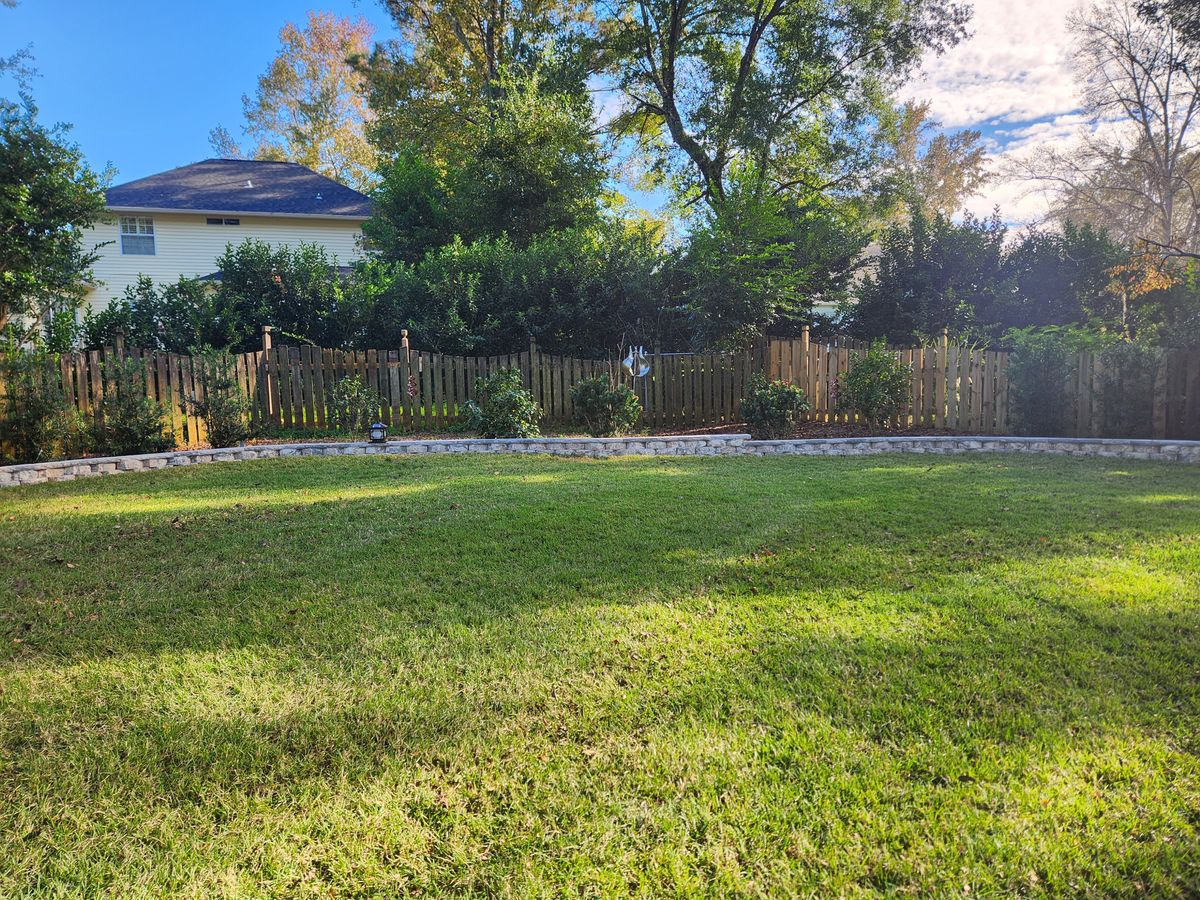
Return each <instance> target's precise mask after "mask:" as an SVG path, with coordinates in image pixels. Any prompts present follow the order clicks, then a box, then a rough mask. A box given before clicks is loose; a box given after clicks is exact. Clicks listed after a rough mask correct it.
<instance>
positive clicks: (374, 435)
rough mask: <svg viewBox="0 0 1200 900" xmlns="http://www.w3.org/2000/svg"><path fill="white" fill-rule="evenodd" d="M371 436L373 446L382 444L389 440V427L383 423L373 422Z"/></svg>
mask: <svg viewBox="0 0 1200 900" xmlns="http://www.w3.org/2000/svg"><path fill="white" fill-rule="evenodd" d="M370 434H371V443H372V444H382V443H383V442H384V441H385V440H387V426H386V425H384V424H383V423H382V422H372V423H371V430H370Z"/></svg>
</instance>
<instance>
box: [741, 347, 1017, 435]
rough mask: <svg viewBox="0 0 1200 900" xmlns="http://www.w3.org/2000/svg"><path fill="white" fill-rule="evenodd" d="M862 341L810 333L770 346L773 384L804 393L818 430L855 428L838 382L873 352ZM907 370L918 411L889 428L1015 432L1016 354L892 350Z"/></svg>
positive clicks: (940, 349)
mask: <svg viewBox="0 0 1200 900" xmlns="http://www.w3.org/2000/svg"><path fill="white" fill-rule="evenodd" d="M868 346H869V345H868V344H867V343H866V342H862V341H843V342H838V343H830V342H823V341H810V340H809V337H808V333H807V331H805V332H803V333H802V334H801V336H800V337H798V338H794V339H790V340H771V341H768V343H767V349H766V356H767V365H766V367H765V368H766V370H767V371H768V372H769V373H770V377H771V378H773V379H775V378H778V379H782V380H783V381H787V382H790V383H792V384H795V385H798V386H799V387H800V388H802V389H803V390H804V393H805V394H806V395H807V396H808V399H809V404H810V406H811V407H812V408H811V410H810V412H809V414H808V418H809V419H810V420H814V421H818V422H843V423H846V422H853V421H854V417H853V416H852V415H849V414H847V413H845V412H842V411H840V410H839V409H838V403H837V386H838V376H839V375H840V374H841V373H843V372H846V371H847V370H848V369H849V367H850V360H851V359H852V357H853V354H855V353H858V352H865V350H866V348H867V347H868ZM888 349H889V350H891V351H892V353H894V354H895V355H896V356H897V358H898V359H899V360H900V362H901V364H903V365H904V366H906V367H908V368H910V369H911V370H912V384H911V386H910V405H909V408H908V409H907V410H905V411H904V412H902V413H901V414H900V415H898V416H896V417H894V418H893V420H892V421H891V422H890V423H889V424H890V425H891V426H892V427H894V428H896V427H899V428H946V429H951V430H954V431H970V432H976V433H979V434H1007V433H1008V432H1009V430H1010V421H1011V415H1010V409H1009V407H1010V398H1009V389H1008V376H1007V374H1006V370H1007V367H1008V354H1007V353H1002V352H996V351H990V350H976V349H973V348H971V347H960V346H957V345H954V344H951V343H950V342H949V341H948V340H947V338H946V337H945V336H943V338H942V340H941V341H939V342H938V343H936V344H934V345H932V346H928V347H891V346H889V348H888Z"/></svg>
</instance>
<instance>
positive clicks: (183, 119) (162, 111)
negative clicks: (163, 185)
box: [0, 0, 394, 183]
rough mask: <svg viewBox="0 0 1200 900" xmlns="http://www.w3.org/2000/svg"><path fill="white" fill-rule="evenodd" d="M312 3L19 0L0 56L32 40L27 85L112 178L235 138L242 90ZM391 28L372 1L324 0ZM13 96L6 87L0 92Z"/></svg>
mask: <svg viewBox="0 0 1200 900" xmlns="http://www.w3.org/2000/svg"><path fill="white" fill-rule="evenodd" d="M313 6H314V4H313V2H312V0H307V2H306V0H205V2H203V3H200V2H180V0H167V2H160V3H137V4H117V5H113V4H108V3H96V2H94V0H89V2H84V0H18V5H17V7H16V8H15V9H6V8H0V56H8V55H9V54H11V53H13V52H14V51H16V50H19V49H20V48H22V47H24V46H26V45H28V44H32V45H33V47H32V51H33V55H34V65H35V67H36V68H37V70H38V73H39V75H40V76H41V77H39V78H37V79H36V80H35V81H34V85H33V91H34V96H35V99H36V101H37V104H38V107H39V109H40V111H41V118H42V120H43V121H45V122H69V123H71V125H72V126H73V128H72V132H71V133H72V137H73V139H74V140H75V141H76V142H77V143H78V144H79V145H80V147H81V148H82V149H83V151H84V153H85V154H86V155H87V158H88V160H89V161H90V162H91V163H92V165H93V166H95V167H97V168H102V167H103V166H104V165H105V164H107V163H109V162H111V163H112V164H113V165H114V166H115V167H116V168H117V170H118V174H117V177H116V182H117V183H120V182H123V181H131V180H133V179H135V178H141V177H143V176H145V175H150V174H153V173H154V172H161V171H162V170H164V169H169V168H172V167H173V166H178V165H184V164H186V163H189V162H195V161H196V160H198V159H205V158H207V157H209V156H212V153H211V150H210V147H209V145H208V132H209V129H211V128H212V127H213V126H214V125H216V124H218V123H221V124H224V125H225V126H226V127H227V128H229V129H230V130H231V131H232V132H233V133H234V134H235V135H239V134H240V127H241V124H242V101H241V98H242V94H251V93H253V91H254V86H255V83H256V81H257V79H258V76H259V75H261V74H262V73H263V72H264V71H265V70H266V68H267V65H268V63H269V62H270V60H271V58H272V57H273V56H274V55H275V52H276V50H277V49H278V47H279V28H280V26H282V25H283V23H284V22H286V21H289V20H290V21H294V22H297V23H303V22H304V19H305V16H306V15H307V12H308V10H309V9H310V8H311V7H313ZM320 8H321V9H325V10H329V11H330V12H334V13H336V14H338V15H342V16H352V17H356V16H362V17H363V18H366V19H367V20H368V21H370V22H371V23H372V24H374V25H375V30H376V37H377V38H378V37H380V36H385V37H387V36H392V35H393V34H394V30H393V28H392V26H391V23H390V19H389V18H388V16H387V14H386V13H385V12H384V11H383V8H382V6H381V5H380V4H379V3H378V2H377V0H322V2H321V3H320ZM0 93H3V94H5V95H9V96H11V93H12V92H11V85H9V84H4V85H3V90H2V91H0Z"/></svg>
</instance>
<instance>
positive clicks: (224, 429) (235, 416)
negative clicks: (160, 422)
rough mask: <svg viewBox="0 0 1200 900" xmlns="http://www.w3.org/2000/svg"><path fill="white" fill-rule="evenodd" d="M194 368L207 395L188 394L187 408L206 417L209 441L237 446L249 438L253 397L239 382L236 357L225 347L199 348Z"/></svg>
mask: <svg viewBox="0 0 1200 900" xmlns="http://www.w3.org/2000/svg"><path fill="white" fill-rule="evenodd" d="M192 371H193V373H194V374H195V377H196V380H197V381H198V382H199V383H200V386H201V387H202V388H203V390H204V396H203V397H202V398H201V397H196V396H192V397H186V398H184V401H183V408H184V410H185V411H186V412H188V413H189V414H190V415H193V416H199V417H200V418H201V419H203V420H204V428H205V430H206V431H207V432H208V442H209V444H211V445H212V446H213V447H233V446H236V445H237V444H241V443H243V442H244V441H246V440H248V439H249V438H250V437H251V435H252V433H253V432H252V431H251V429H250V426H249V424H248V422H247V416H248V414H249V412H250V401H249V399H247V397H246V395H245V394H243V393H242V389H241V387H240V386H239V385H238V382H237V376H236V369H235V368H234V362H233V357H232V356H231V355H230V354H229V353H227V352H226V351H224V350H212V349H206V350H197V351H195V352H194V353H193V355H192Z"/></svg>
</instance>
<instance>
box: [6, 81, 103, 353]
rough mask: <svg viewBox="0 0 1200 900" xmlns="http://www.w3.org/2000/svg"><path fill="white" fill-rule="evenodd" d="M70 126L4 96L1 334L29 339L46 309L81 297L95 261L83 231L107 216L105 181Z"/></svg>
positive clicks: (75, 302)
mask: <svg viewBox="0 0 1200 900" xmlns="http://www.w3.org/2000/svg"><path fill="white" fill-rule="evenodd" d="M65 132H66V128H65V127H63V126H56V127H54V128H46V127H44V126H42V125H40V124H39V123H38V121H37V108H36V107H35V106H34V105H33V102H32V101H31V100H30V99H29V98H28V97H25V98H24V102H23V103H22V104H16V103H12V102H10V101H8V100H4V99H0V236H2V237H0V332H4V331H6V330H10V329H11V330H13V331H14V334H15V337H16V338H17V339H19V340H28V339H30V338H31V337H32V336H33V335H34V334H36V332H37V330H38V329H39V327H40V323H41V319H42V317H43V316H44V315H45V313H46V312H47V311H49V310H51V309H53V308H62V307H64V306H66V307H69V308H71V309H74V308H75V307H76V306H78V304H79V303H80V302H81V301H82V300H83V296H84V294H85V292H86V289H87V280H88V278H89V277H90V274H91V266H92V263H94V262H95V261H96V259H97V254H96V253H95V251H94V249H93V248H90V247H87V246H85V244H84V237H85V231H84V229H86V228H88V227H89V226H90V225H92V224H94V223H95V222H96V221H98V220H99V219H100V218H102V216H103V215H104V184H103V179H102V177H101V176H99V175H97V174H96V173H95V172H93V171H92V170H91V169H90V168H89V167H88V165H87V163H86V161H85V160H84V157H83V153H82V151H80V149H79V148H78V147H77V146H75V145H74V144H70V143H67V141H66V139H65Z"/></svg>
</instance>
